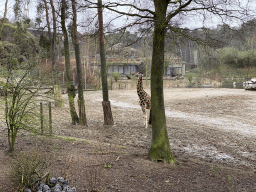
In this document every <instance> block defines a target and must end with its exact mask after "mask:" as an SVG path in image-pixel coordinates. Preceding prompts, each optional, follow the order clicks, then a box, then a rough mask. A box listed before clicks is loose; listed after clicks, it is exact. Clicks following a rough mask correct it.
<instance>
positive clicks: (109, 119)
mask: <svg viewBox="0 0 256 192" xmlns="http://www.w3.org/2000/svg"><path fill="white" fill-rule="evenodd" d="M98 20H99V42H100V60H101V81H102V94H103V101H102V106H103V112H104V124H105V125H113V124H114V120H113V116H112V112H111V105H110V101H109V98H108V79H107V65H106V54H105V47H104V31H103V30H104V29H103V15H102V1H101V0H98Z"/></svg>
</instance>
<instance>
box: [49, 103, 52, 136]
mask: <svg viewBox="0 0 256 192" xmlns="http://www.w3.org/2000/svg"><path fill="white" fill-rule="evenodd" d="M48 106H49V132H50V135H52V105H51V102H49V104H48Z"/></svg>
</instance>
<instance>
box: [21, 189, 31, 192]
mask: <svg viewBox="0 0 256 192" xmlns="http://www.w3.org/2000/svg"><path fill="white" fill-rule="evenodd" d="M23 192H31V190H30V189H28V188H26V189H24V190H23Z"/></svg>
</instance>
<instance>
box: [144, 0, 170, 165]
mask: <svg viewBox="0 0 256 192" xmlns="http://www.w3.org/2000/svg"><path fill="white" fill-rule="evenodd" d="M168 2H169V1H167V0H155V1H154V4H155V18H154V36H153V55H152V68H151V71H152V74H151V110H152V143H151V148H150V151H149V154H148V155H149V158H150V159H151V160H154V161H158V160H161V161H164V162H170V163H173V162H175V160H174V157H173V156H172V151H171V149H170V143H169V138H168V134H167V130H166V119H165V107H164V95H163V73H164V41H165V33H166V26H165V22H166V10H167V6H168Z"/></svg>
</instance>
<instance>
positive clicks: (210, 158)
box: [0, 88, 256, 191]
mask: <svg viewBox="0 0 256 192" xmlns="http://www.w3.org/2000/svg"><path fill="white" fill-rule="evenodd" d="M146 91H147V92H148V93H150V91H149V90H146ZM255 94H256V92H253V91H246V90H243V89H225V88H169V89H165V90H164V97H165V108H166V120H167V131H168V134H169V138H170V146H171V149H172V151H173V153H174V156H175V157H176V158H177V160H178V161H180V166H182V167H180V169H179V171H180V174H183V175H185V177H186V175H189V174H192V175H195V174H197V173H201V171H198V170H197V169H201V168H202V167H204V166H202V165H195V167H196V171H195V169H194V168H191V169H193V170H191V172H190V173H187V171H186V170H187V168H186V169H184V170H185V171H184V170H183V169H182V168H184V164H187V161H188V159H191V158H192V159H197V160H198V161H200V162H201V161H203V162H205V163H217V164H221V165H224V166H227V167H237V168H241V167H242V169H243V170H247V171H248V170H249V171H250V172H252V173H253V172H255V171H256V161H255V160H256V150H255V146H256V122H255V119H256V113H255V107H256V100H255ZM84 97H85V103H86V115H87V121H88V126H87V127H84V126H79V125H71V124H70V122H71V119H70V115H69V107H68V100H67V95H66V94H64V95H63V99H64V101H65V103H64V107H62V108H61V109H59V108H55V107H54V108H53V116H54V118H53V128H54V130H53V131H54V134H55V135H59V136H68V137H73V138H75V139H76V140H77V141H85V140H86V141H89V142H90V143H91V144H93V146H100V148H106V147H107V149H108V151H111V150H113V149H114V147H118V149H125V151H126V153H127V154H131V155H136V157H137V156H140V158H142V159H144V160H143V161H145V159H146V157H145V155H146V154H147V151H148V149H149V147H150V141H151V140H150V139H151V131H150V129H151V127H150V126H149V128H148V129H145V127H144V126H143V116H142V111H141V109H140V106H139V99H138V96H137V92H136V90H113V91H109V98H110V100H111V106H112V113H113V117H114V121H115V125H113V126H103V112H102V105H101V101H102V92H101V91H86V92H84ZM2 127H4V124H3V123H2ZM2 129H3V128H2ZM2 132H3V131H2ZM18 144H19V139H18V143H17V146H18ZM0 145H1V143H0ZM2 145H7V144H6V143H5V144H4V143H3V142H2ZM70 147H72V146H70ZM73 147H74V146H73ZM67 148H69V145H67ZM0 149H1V148H0ZM75 149H76V150H75V151H74V150H73V152H71V154H70V153H69V157H70V156H71V157H73V156H76V157H77V159H78V161H82V160H81V159H83V158H82V156H81V152H79V150H80V148H79V147H78V148H75ZM81 150H82V147H81ZM83 150H85V149H84V148H83ZM84 153H85V152H84ZM87 153H88V151H87ZM0 157H1V155H0ZM120 157H121V156H120V154H119V155H116V156H114V157H112V158H113V159H115V160H116V159H119V158H120ZM136 157H135V158H131V157H128V156H127V159H126V161H129V162H130V163H128V164H131V161H132V162H136V163H137V164H136V166H139V167H140V166H141V164H140V163H141V162H142V160H141V159H140V160H138V159H137V160H136ZM4 158H6V157H3V158H2V160H3V159H4ZM0 159H1V158H0ZM120 159H122V157H121V158H120ZM115 160H113V161H115ZM87 163H88V162H87ZM146 164H148V163H147V162H146V163H145V162H144V164H143V167H144V166H145V165H146ZM196 164H197V163H196ZM124 165H127V162H126V163H124V164H122V166H123V168H124ZM150 165H151V166H152V164H150ZM81 166H82V165H81ZM161 166H162V165H161ZM161 166H160V167H159V168H161ZM190 166H192V167H193V165H190ZM209 166H210V167H212V165H209ZM153 167H154V165H153ZM123 168H122V169H123ZM144 168H145V167H144ZM137 169H139V168H138V167H137V168H136V170H137ZM207 169H209V167H207ZM112 170H114V169H112ZM129 170H130V168H129ZM145 170H152V167H150V168H149V166H148V167H147V168H145ZM181 170H183V172H182V171H181ZM115 171H116V170H115ZM119 171H121V169H119ZM126 171H127V170H126ZM160 173H161V171H160V172H159V174H160ZM56 174H57V173H56ZM58 174H59V173H58ZM115 174H117V175H115V177H117V176H118V174H121V172H120V173H119V172H116V173H115ZM152 174H153V173H150V174H149V175H151V176H152V177H155V175H152ZM154 174H155V173H154ZM162 174H166V173H162ZM174 174H175V173H174ZM59 175H60V174H59ZM0 176H1V175H0ZM119 177H120V178H122V177H121V176H120V175H119ZM188 177H189V176H188ZM159 178H160V175H159ZM203 178H204V179H206V181H200V186H199V183H198V186H197V188H196V189H198V190H195V191H201V189H202V188H201V187H202V186H203V185H204V184H203V183H204V182H206V184H207V183H208V184H209V183H213V184H214V183H215V184H216V186H215V185H214V186H215V187H217V188H214V187H213V188H212V190H209V191H227V190H226V188H225V187H226V184H225V187H224V188H223V186H222V185H221V184H220V183H218V182H219V181H218V179H217V178H213V180H211V178H209V179H208V177H207V176H205V175H204V176H203ZM241 178H242V179H243V178H247V179H248V178H249V179H248V180H249V181H251V182H253V180H252V179H251V178H250V177H247V176H243V177H241ZM221 179H222V178H220V180H221ZM70 180H72V179H70ZM116 180H118V179H116ZM145 180H147V179H145ZM214 180H216V181H214ZM254 180H255V178H254ZM221 181H222V180H221ZM245 181H246V179H244V182H245ZM111 182H114V180H113V181H111ZM145 182H146V181H145ZM177 182H178V181H177ZM149 183H150V181H149ZM188 183H191V182H189V180H188ZM188 183H184V184H183V185H182V187H180V188H179V187H178V188H177V190H174V188H173V191H181V190H182V191H184V190H183V189H187V187H188ZM193 184H194V183H193ZM242 184H244V183H242ZM105 185H106V184H105ZM115 185H116V183H115ZM218 185H219V188H218ZM252 185H253V184H252ZM72 186H75V187H77V184H76V183H73V185H72ZM139 186H140V184H138V183H137V184H134V183H133V184H132V183H131V185H127V186H126V187H127V188H126V190H121V191H136V190H135V189H136V187H137V188H138V187H139ZM164 186H165V187H166V185H164ZM177 186H178V185H177ZM239 186H240V185H239ZM248 186H249V187H248V188H247V191H253V190H254V189H255V190H256V186H255V185H254V187H255V188H252V186H251V185H248ZM129 187H130V189H134V190H127V189H128V188H129ZM221 187H222V188H221ZM237 187H238V184H237V185H236V186H235V187H234V188H232V187H230V186H228V189H229V188H230V189H237V190H234V191H240V190H238V189H242V188H243V187H244V186H243V185H241V186H240V188H239V187H238V188H237ZM117 188H118V187H117ZM220 188H221V189H223V190H220ZM77 189H78V190H79V189H81V188H79V186H78V187H77ZM162 189H165V188H163V187H162ZM175 189H176V188H175ZM248 189H252V190H248ZM106 191H115V190H112V188H111V189H110V190H106ZM139 191H144V190H139ZM145 191H151V190H146V188H145ZM152 191H158V190H152ZM159 191H165V190H159ZM185 191H186V190H185ZM188 191H189V190H188Z"/></svg>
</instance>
